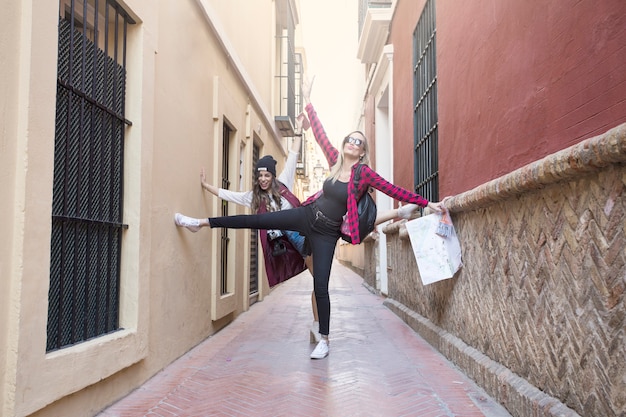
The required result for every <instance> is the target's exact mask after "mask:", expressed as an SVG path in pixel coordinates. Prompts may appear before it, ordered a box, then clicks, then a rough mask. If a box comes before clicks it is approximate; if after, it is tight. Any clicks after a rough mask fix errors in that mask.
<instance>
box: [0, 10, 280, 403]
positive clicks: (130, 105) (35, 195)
mask: <svg viewBox="0 0 626 417" xmlns="http://www.w3.org/2000/svg"><path fill="white" fill-rule="evenodd" d="M4 3H6V4H5V5H3V13H2V14H1V16H0V35H2V36H1V37H0V38H1V39H2V41H0V54H1V55H2V56H3V57H6V59H3V60H0V70H1V73H2V74H3V77H2V79H1V80H0V96H2V97H3V102H2V104H1V106H2V111H1V112H0V125H1V126H2V129H1V130H0V158H1V159H0V162H1V163H0V166H1V167H0V173H1V174H0V185H1V187H2V193H3V198H2V201H1V202H0V213H1V214H2V217H3V218H4V220H5V221H4V222H3V224H4V226H3V228H2V234H1V236H0V253H1V254H2V256H1V258H0V274H1V276H2V279H1V280H0V306H1V307H0V371H1V372H0V375H2V376H3V379H2V380H0V395H1V398H2V404H1V407H0V415H3V416H4V415H6V416H27V415H37V416H59V415H68V416H69V415H72V416H79V415H84V416H88V415H95V414H96V413H97V412H98V411H99V410H100V409H102V408H103V407H105V406H106V405H108V404H110V403H111V402H113V401H115V400H116V399H119V398H120V397H122V396H124V395H125V394H127V393H128V392H130V391H131V390H133V389H134V388H136V387H137V386H139V385H140V384H141V383H142V382H144V381H145V380H147V379H148V378H149V377H150V376H152V375H154V374H155V373H156V372H158V371H159V370H160V369H162V368H163V367H164V366H166V365H167V364H169V363H170V362H172V361H173V360H175V359H176V358H178V357H179V356H181V355H182V354H184V353H185V352H187V351H188V350H189V349H190V348H192V347H193V346H195V345H196V344H198V343H199V342H201V341H202V340H203V339H205V338H206V337H207V336H209V335H211V334H212V333H214V332H215V331H217V330H219V328H221V327H223V326H225V325H227V324H228V323H229V322H230V321H232V320H233V319H234V318H235V317H236V316H237V315H238V314H240V313H241V312H243V311H245V310H247V309H248V285H249V284H248V279H249V278H248V270H249V259H250V254H249V250H248V245H249V235H250V232H249V231H248V230H243V231H231V232H230V236H231V247H230V248H229V253H230V256H231V258H230V259H229V266H230V270H229V274H228V275H229V280H230V283H229V284H230V285H231V288H233V292H232V294H230V295H228V296H226V297H222V296H219V295H218V291H216V289H217V288H218V285H219V274H218V272H219V259H218V257H217V254H218V249H219V229H216V230H210V229H204V230H201V231H200V232H198V233H196V234H192V233H190V232H189V231H187V230H184V229H180V228H177V227H175V226H174V223H173V215H174V213H175V212H177V211H180V212H183V213H185V214H188V215H191V216H196V217H207V216H215V215H218V214H219V212H218V199H217V198H215V197H214V196H212V195H210V194H208V193H203V192H202V190H201V188H200V182H199V171H200V167H206V169H207V180H208V182H210V183H213V184H216V185H219V184H220V178H221V166H220V160H221V153H222V150H221V144H222V140H221V137H222V136H221V135H222V125H223V122H224V120H227V121H228V123H229V124H230V125H231V127H232V128H233V129H234V135H233V141H232V143H231V156H232V158H231V178H234V179H235V181H234V182H233V186H232V187H231V189H239V188H241V189H245V190H247V189H250V187H251V180H250V174H249V173H251V170H252V154H251V152H252V144H253V142H254V141H256V142H257V144H258V145H259V146H260V147H261V154H273V155H274V156H275V157H276V158H277V159H279V160H280V159H281V158H282V157H284V156H285V155H286V151H285V148H286V140H284V139H282V138H280V137H279V136H278V134H277V130H276V127H275V126H274V123H273V118H274V114H272V113H271V111H272V109H274V108H276V106H275V100H276V99H275V96H276V94H275V93H274V78H273V77H274V72H275V70H276V68H275V60H274V59H273V58H272V57H273V54H274V53H275V37H274V31H275V28H274V26H275V22H276V17H275V15H274V14H275V13H274V10H275V7H276V2H275V1H273V0H263V1H254V2H249V1H244V0H238V1H232V2H221V1H217V0H215V1H209V0H179V1H159V2H155V1H154V0H126V1H124V2H120V3H121V4H123V5H124V8H125V10H126V11H127V12H129V13H130V14H131V15H132V16H133V18H134V19H135V20H136V21H137V24H135V25H130V26H129V30H128V43H127V45H128V53H127V70H128V74H127V91H126V118H127V119H129V120H131V121H132V126H130V127H128V128H127V131H126V138H125V143H126V145H125V146H126V147H125V150H124V152H125V160H124V165H125V173H124V181H125V182H124V205H125V206H124V223H126V224H128V226H129V227H128V229H127V230H126V231H125V232H124V238H123V239H124V240H123V245H122V251H123V252H122V275H121V286H120V288H121V296H120V297H121V299H120V309H121V313H120V327H123V330H120V331H118V332H116V333H114V334H111V335H107V336H103V337H98V338H96V339H94V340H91V341H87V342H84V343H80V344H78V345H75V346H72V347H69V348H65V349H60V350H58V351H54V352H51V353H48V354H46V324H47V308H48V306H47V300H48V286H49V269H50V233H51V206H52V182H53V168H54V155H53V154H54V152H53V150H54V131H55V101H56V60H57V37H58V35H57V26H58V3H57V2H54V1H53V2H39V1H37V2H36V1H34V0H26V1H23V2H4ZM216 32H217V33H218V34H216ZM240 147H241V149H243V153H242V155H243V169H242V172H243V182H242V183H241V184H238V180H236V178H238V176H239V167H238V160H239V154H240V151H239V149H240ZM282 164H283V161H282V160H281V161H280V163H279V167H278V169H280V168H281V166H282ZM230 206H231V210H232V213H243V212H245V211H244V210H243V209H242V208H238V207H235V206H234V205H232V204H231V205H230ZM235 254H237V257H236V258H235ZM259 269H260V270H261V271H262V270H263V264H262V262H260V263H259ZM267 292H268V287H267V282H266V280H265V279H264V280H263V281H262V283H261V289H260V297H259V298H260V299H262V298H263V296H264V295H266V294H267ZM71 394H73V395H71Z"/></svg>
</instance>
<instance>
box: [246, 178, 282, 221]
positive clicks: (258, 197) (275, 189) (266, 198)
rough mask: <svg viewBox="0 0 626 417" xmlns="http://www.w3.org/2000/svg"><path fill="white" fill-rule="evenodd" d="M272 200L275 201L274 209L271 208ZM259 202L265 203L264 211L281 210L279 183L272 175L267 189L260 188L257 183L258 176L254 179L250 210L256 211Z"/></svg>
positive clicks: (259, 204)
mask: <svg viewBox="0 0 626 417" xmlns="http://www.w3.org/2000/svg"><path fill="white" fill-rule="evenodd" d="M272 200H274V202H275V203H276V207H277V209H276V210H274V209H272V205H271V201H272ZM261 204H264V205H265V210H266V211H280V210H281V208H282V204H281V196H280V185H279V184H278V181H277V180H276V177H272V183H271V185H270V188H268V190H267V191H263V190H262V189H261V186H260V185H259V177H258V176H257V177H256V180H255V181H254V186H253V187H252V203H251V207H252V211H254V212H255V213H256V212H257V211H258V210H259V207H260V206H261Z"/></svg>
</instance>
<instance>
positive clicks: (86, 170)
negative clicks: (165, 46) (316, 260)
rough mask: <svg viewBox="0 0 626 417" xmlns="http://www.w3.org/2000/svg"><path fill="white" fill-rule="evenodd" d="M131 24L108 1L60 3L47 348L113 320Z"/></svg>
mask: <svg viewBox="0 0 626 417" xmlns="http://www.w3.org/2000/svg"><path fill="white" fill-rule="evenodd" d="M133 23H134V21H133V20H132V19H131V18H130V17H129V16H128V15H127V14H126V13H125V12H124V10H123V9H122V8H120V7H119V6H118V5H117V4H116V3H115V2H114V1H110V0H109V1H107V0H100V1H98V0H90V1H86V2H84V3H82V2H81V3H79V1H78V0H62V1H61V2H60V8H59V51H58V68H57V99H56V128H55V146H54V179H53V200H52V233H51V249H50V251H51V253H50V290H49V294H48V326H47V345H46V350H47V351H51V350H55V349H60V348H62V347H66V346H71V345H74V344H76V343H80V342H82V341H85V340H88V339H91V338H94V337H97V336H101V335H104V334H107V333H110V332H113V331H116V330H118V328H119V327H118V326H119V317H118V316H119V283H120V258H121V245H122V234H123V233H122V231H123V229H124V228H126V227H127V226H126V225H124V224H123V216H122V215H123V213H122V208H123V201H122V195H123V190H122V180H123V158H124V155H123V149H124V132H125V128H126V126H127V125H130V124H131V123H130V121H128V120H127V119H126V118H125V116H124V101H125V89H126V68H125V61H126V36H127V27H128V25H129V24H133Z"/></svg>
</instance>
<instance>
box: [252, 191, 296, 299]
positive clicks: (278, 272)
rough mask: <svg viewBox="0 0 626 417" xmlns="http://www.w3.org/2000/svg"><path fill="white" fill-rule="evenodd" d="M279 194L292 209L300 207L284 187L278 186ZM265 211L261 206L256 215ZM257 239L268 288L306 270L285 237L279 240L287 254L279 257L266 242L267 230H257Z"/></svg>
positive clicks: (293, 196)
mask: <svg viewBox="0 0 626 417" xmlns="http://www.w3.org/2000/svg"><path fill="white" fill-rule="evenodd" d="M280 194H281V195H282V196H283V197H285V198H286V199H287V201H289V202H290V203H291V205H292V206H293V207H299V206H300V200H298V197H296V196H295V195H294V194H293V193H292V192H291V191H289V189H288V188H287V187H286V186H285V185H284V184H282V183H281V184H280ZM266 211H267V209H266V208H265V205H263V204H261V206H260V207H259V209H258V210H257V213H265V212H266ZM259 239H260V241H261V247H262V248H263V258H264V260H265V272H266V273H267V280H268V282H269V284H270V287H273V286H274V285H276V284H279V283H281V282H283V281H287V280H288V279H289V278H292V277H295V276H296V275H298V274H299V273H300V272H302V271H304V270H305V269H306V264H305V263H304V259H303V258H302V255H301V254H300V252H298V250H297V249H296V248H294V247H293V245H292V244H291V242H290V241H289V239H287V237H286V236H283V237H280V238H279V239H280V240H281V241H282V242H283V244H284V245H285V248H286V249H287V252H285V253H284V254H282V255H279V256H273V255H272V244H271V243H270V241H269V240H267V230H259Z"/></svg>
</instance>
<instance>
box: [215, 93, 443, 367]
mask: <svg viewBox="0 0 626 417" xmlns="http://www.w3.org/2000/svg"><path fill="white" fill-rule="evenodd" d="M310 93H311V84H310V83H308V82H305V83H304V85H303V88H302V96H303V98H304V100H305V102H306V103H307V105H306V111H307V113H308V116H309V120H310V121H311V128H312V130H313V134H314V136H315V139H316V141H317V142H318V144H319V145H320V146H321V148H322V151H323V152H324V154H325V156H326V159H327V160H328V163H329V165H330V166H331V172H330V175H329V177H328V178H327V179H326V180H325V181H324V185H323V191H322V192H321V193H319V194H316V195H315V196H312V197H311V198H309V199H308V200H307V201H305V202H304V203H303V204H302V206H301V207H297V208H294V209H291V210H282V211H277V212H272V213H263V214H252V215H239V216H226V217H210V218H208V219H206V220H203V222H206V223H208V225H209V226H210V227H212V228H215V227H225V228H235V229H279V230H294V231H297V232H299V233H300V234H302V235H303V236H305V237H306V239H307V241H308V243H309V245H310V248H311V251H312V255H313V289H314V292H315V300H316V303H317V311H318V315H319V333H320V334H321V340H320V341H319V343H318V344H317V346H316V347H315V349H314V350H313V352H312V353H311V355H310V357H311V359H321V358H325V357H326V356H328V353H329V333H330V328H329V325H330V297H329V293H328V283H329V279H330V270H331V266H332V262H333V257H334V254H335V247H336V244H337V240H338V239H339V237H340V236H341V224H342V222H343V220H344V215H347V216H346V221H347V225H348V233H347V234H348V237H349V239H350V240H351V241H352V244H359V243H360V242H361V240H362V239H364V238H365V236H359V227H358V225H359V223H358V222H359V220H358V210H357V202H358V200H359V198H361V197H362V196H363V195H364V193H366V192H367V191H368V190H369V189H370V187H372V188H375V189H377V190H379V191H381V192H383V193H385V194H387V195H388V196H390V197H392V198H394V199H396V200H399V201H403V202H406V203H412V204H416V205H417V206H419V207H429V208H431V209H432V210H434V211H441V210H442V208H441V203H433V202H429V201H428V200H426V199H425V198H423V197H422V196H420V195H418V194H415V193H413V192H411V191H409V190H406V189H404V188H401V187H398V186H396V185H393V184H391V183H390V182H388V181H387V180H385V179H384V178H383V177H381V176H380V175H379V174H378V173H376V171H374V170H372V169H371V168H370V167H369V166H368V165H366V164H367V163H368V162H369V147H368V143H367V139H366V138H365V135H363V133H361V132H359V131H354V132H352V133H350V134H348V135H347V136H346V137H345V138H344V139H343V141H342V142H341V149H340V150H337V149H336V148H335V147H334V146H333V145H332V144H331V142H330V140H329V139H328V137H327V136H326V132H325V131H324V128H323V127H322V124H321V122H320V121H319V119H318V117H317V113H316V112H315V109H314V108H313V105H312V104H311V103H310ZM359 165H361V174H360V179H359V181H358V185H355V182H354V171H355V169H356V167H357V166H359Z"/></svg>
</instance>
